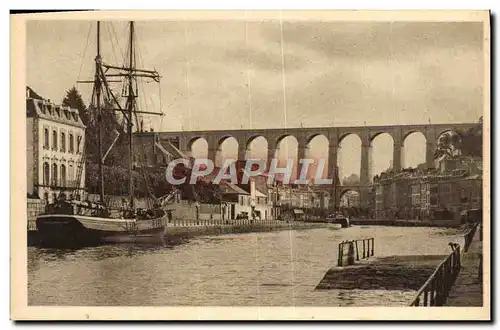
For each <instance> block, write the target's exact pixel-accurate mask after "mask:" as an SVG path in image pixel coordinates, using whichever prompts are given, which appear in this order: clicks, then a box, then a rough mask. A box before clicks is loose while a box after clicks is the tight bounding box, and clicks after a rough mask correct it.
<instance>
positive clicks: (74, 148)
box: [26, 87, 85, 202]
mask: <svg viewBox="0 0 500 330" xmlns="http://www.w3.org/2000/svg"><path fill="white" fill-rule="evenodd" d="M26 126H27V127H26V132H27V145H26V155H27V192H28V197H29V198H32V199H42V200H43V201H44V202H52V201H54V199H56V198H58V197H66V198H69V197H71V195H72V194H76V196H73V197H74V198H79V197H80V198H81V197H82V196H81V193H83V187H84V183H85V166H84V163H83V162H82V157H83V153H84V143H85V125H84V124H83V122H82V120H81V118H80V116H79V114H78V110H76V109H71V108H69V107H66V106H62V105H58V104H55V103H53V102H51V101H50V100H45V99H43V98H42V97H41V96H39V95H38V94H36V93H35V92H34V91H33V90H32V89H31V88H30V87H27V88H26Z"/></svg>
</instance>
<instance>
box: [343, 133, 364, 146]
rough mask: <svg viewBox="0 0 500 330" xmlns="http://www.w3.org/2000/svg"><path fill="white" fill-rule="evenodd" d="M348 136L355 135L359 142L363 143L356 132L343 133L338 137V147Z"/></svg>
mask: <svg viewBox="0 0 500 330" xmlns="http://www.w3.org/2000/svg"><path fill="white" fill-rule="evenodd" d="M350 135H355V136H357V137H358V138H359V140H360V141H363V138H362V137H361V134H359V133H358V132H350V131H349V132H345V133H342V134H341V135H340V136H339V141H338V145H340V144H341V143H342V141H343V140H344V139H345V138H346V137H348V136H350Z"/></svg>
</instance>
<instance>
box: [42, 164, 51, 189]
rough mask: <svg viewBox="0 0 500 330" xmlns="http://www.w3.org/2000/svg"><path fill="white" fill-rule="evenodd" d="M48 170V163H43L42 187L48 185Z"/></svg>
mask: <svg viewBox="0 0 500 330" xmlns="http://www.w3.org/2000/svg"><path fill="white" fill-rule="evenodd" d="M49 176H50V168H49V163H43V185H44V186H48V185H49Z"/></svg>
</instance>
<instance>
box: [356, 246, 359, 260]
mask: <svg viewBox="0 0 500 330" xmlns="http://www.w3.org/2000/svg"><path fill="white" fill-rule="evenodd" d="M356 260H359V248H358V241H356Z"/></svg>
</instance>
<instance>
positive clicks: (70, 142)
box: [69, 133, 75, 153]
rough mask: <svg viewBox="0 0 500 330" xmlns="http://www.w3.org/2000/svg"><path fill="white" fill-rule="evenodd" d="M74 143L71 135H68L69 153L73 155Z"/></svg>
mask: <svg viewBox="0 0 500 330" xmlns="http://www.w3.org/2000/svg"><path fill="white" fill-rule="evenodd" d="M74 143H75V141H74V139H73V134H71V133H69V152H70V153H73V152H74V151H75V145H74Z"/></svg>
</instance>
